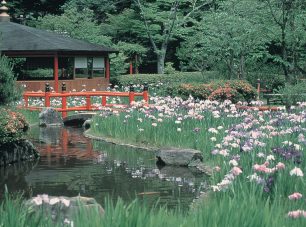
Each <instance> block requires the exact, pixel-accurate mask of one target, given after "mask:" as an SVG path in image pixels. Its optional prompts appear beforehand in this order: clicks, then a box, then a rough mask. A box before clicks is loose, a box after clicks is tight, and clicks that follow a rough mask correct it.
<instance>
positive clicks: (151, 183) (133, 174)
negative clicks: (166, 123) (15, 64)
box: [0, 127, 206, 207]
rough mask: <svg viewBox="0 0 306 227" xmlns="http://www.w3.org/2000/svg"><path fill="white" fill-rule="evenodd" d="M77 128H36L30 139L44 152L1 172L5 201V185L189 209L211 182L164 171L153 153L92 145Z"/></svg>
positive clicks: (179, 171)
mask: <svg viewBox="0 0 306 227" xmlns="http://www.w3.org/2000/svg"><path fill="white" fill-rule="evenodd" d="M82 133H83V132H82V130H81V129H77V128H38V127H37V128H33V129H31V132H30V135H29V137H30V138H31V140H32V141H33V143H34V144H35V146H37V148H38V149H39V151H40V153H41V158H40V160H39V161H38V162H37V163H23V164H18V165H13V166H10V167H8V168H6V169H1V170H0V179H1V180H0V187H1V188H0V197H1V193H3V188H4V184H7V185H8V188H9V191H10V192H15V191H18V190H24V191H25V192H26V194H27V195H28V194H30V193H31V192H32V193H33V195H36V194H42V193H47V194H50V195H54V196H60V195H65V196H76V195H78V194H81V195H83V196H91V197H95V198H96V199H97V201H99V202H100V203H102V204H103V201H104V198H105V197H106V196H111V197H112V198H114V199H116V198H118V196H120V197H121V198H123V199H124V200H125V201H131V200H133V199H135V197H139V198H140V200H144V201H146V203H147V204H149V205H153V204H154V203H155V202H156V201H157V200H159V203H160V204H161V205H165V204H167V206H169V207H175V206H177V205H178V204H181V205H182V206H183V207H188V205H189V204H190V203H191V201H192V200H193V199H194V198H195V197H197V196H198V194H199V193H200V192H201V191H202V190H203V189H204V186H205V185H206V178H205V176H203V175H200V174H198V173H196V172H192V171H191V170H190V169H187V168H182V167H169V166H165V167H163V168H158V167H157V166H156V160H155V156H154V154H153V153H151V152H147V151H142V150H137V149H131V148H127V147H121V146H116V145H112V144H108V143H104V142H98V141H91V140H89V139H87V138H85V137H84V136H83V135H82Z"/></svg>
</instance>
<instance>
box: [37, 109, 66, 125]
mask: <svg viewBox="0 0 306 227" xmlns="http://www.w3.org/2000/svg"><path fill="white" fill-rule="evenodd" d="M62 124H63V119H62V117H61V115H60V114H59V113H58V112H57V111H56V110H55V109H54V108H52V107H46V108H43V109H42V111H41V112H40V113H39V126H42V127H46V126H60V125H62Z"/></svg>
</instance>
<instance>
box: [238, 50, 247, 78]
mask: <svg viewBox="0 0 306 227" xmlns="http://www.w3.org/2000/svg"><path fill="white" fill-rule="evenodd" d="M238 79H245V59H244V54H241V55H240V67H239V76H238Z"/></svg>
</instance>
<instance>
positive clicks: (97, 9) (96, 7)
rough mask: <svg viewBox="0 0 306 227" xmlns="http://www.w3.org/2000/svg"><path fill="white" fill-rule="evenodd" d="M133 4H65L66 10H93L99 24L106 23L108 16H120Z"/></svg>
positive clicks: (86, 0) (120, 0)
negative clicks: (72, 8) (69, 8)
mask: <svg viewBox="0 0 306 227" xmlns="http://www.w3.org/2000/svg"><path fill="white" fill-rule="evenodd" d="M131 3H132V0H113V1H109V0H70V1H68V2H67V3H66V4H65V6H64V8H67V7H76V8H77V9H78V10H82V9H85V8H88V9H91V10H92V11H93V12H94V15H95V19H97V20H98V21H99V22H104V21H105V20H106V18H107V15H108V14H111V15H115V14H119V13H121V12H122V11H123V10H124V9H126V8H130V7H131Z"/></svg>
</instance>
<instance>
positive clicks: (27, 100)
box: [23, 95, 29, 108]
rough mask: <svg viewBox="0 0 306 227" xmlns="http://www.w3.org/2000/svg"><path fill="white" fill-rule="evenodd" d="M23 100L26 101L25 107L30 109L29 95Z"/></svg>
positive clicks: (24, 96)
mask: <svg viewBox="0 0 306 227" xmlns="http://www.w3.org/2000/svg"><path fill="white" fill-rule="evenodd" d="M23 99H24V107H25V108H28V106H29V97H28V96H27V95H23Z"/></svg>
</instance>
